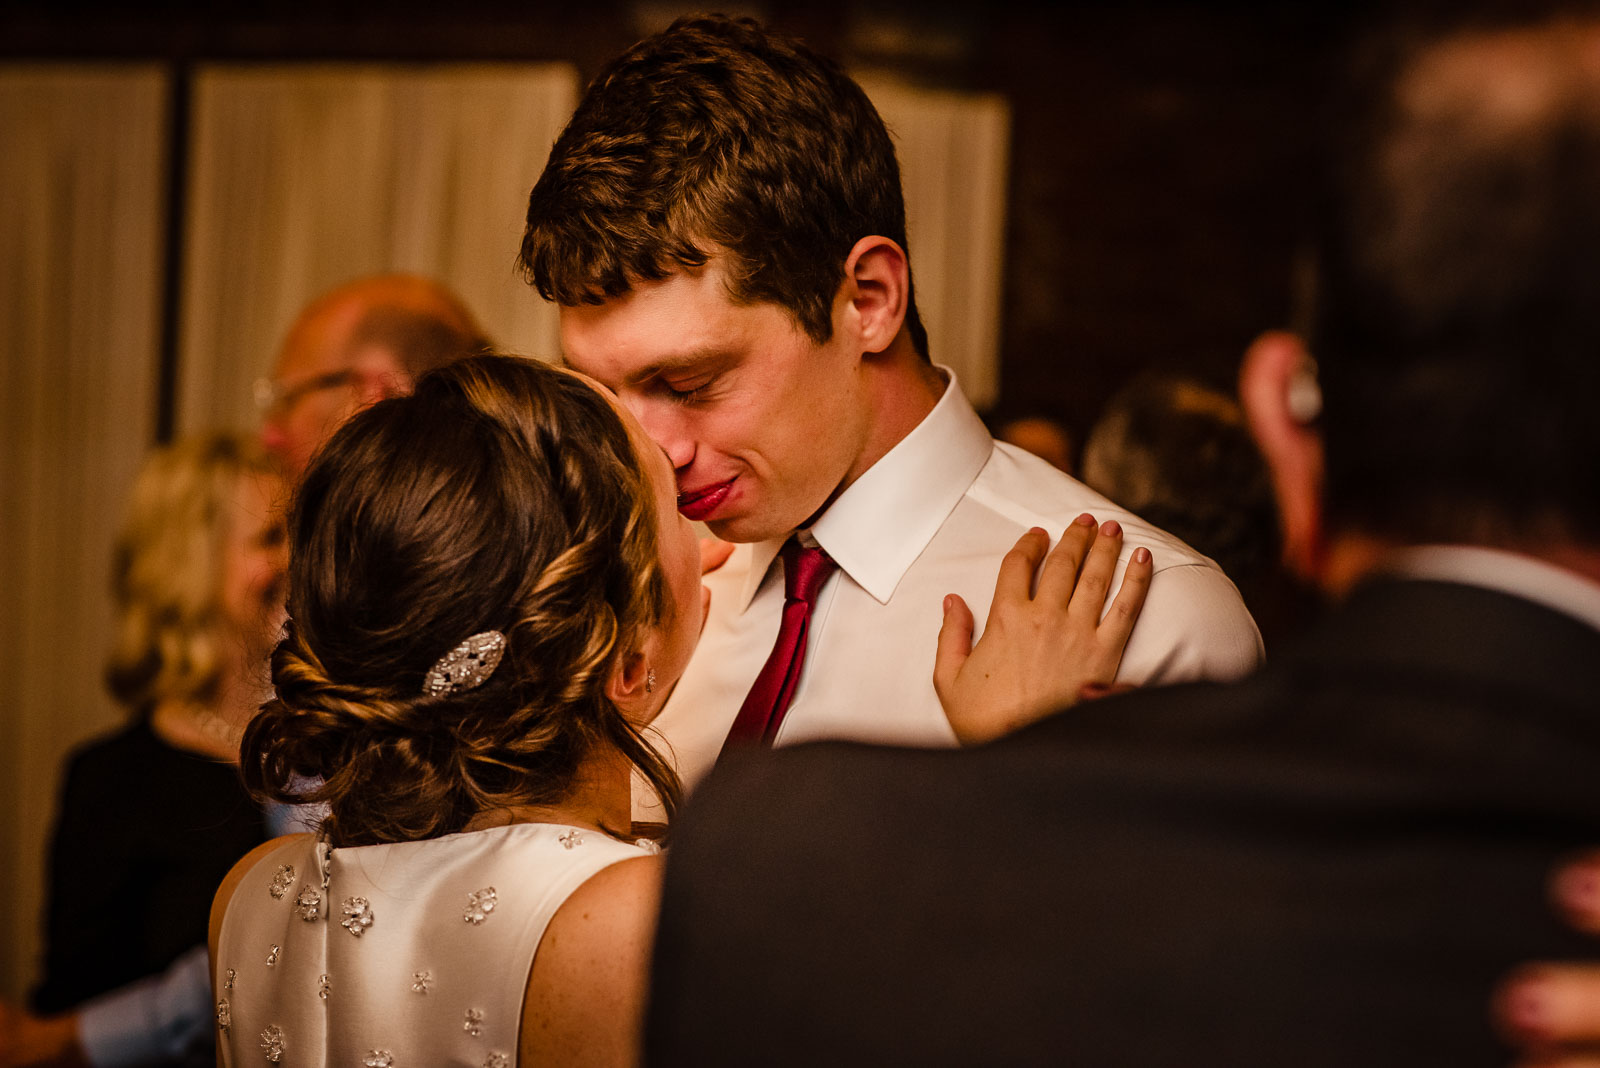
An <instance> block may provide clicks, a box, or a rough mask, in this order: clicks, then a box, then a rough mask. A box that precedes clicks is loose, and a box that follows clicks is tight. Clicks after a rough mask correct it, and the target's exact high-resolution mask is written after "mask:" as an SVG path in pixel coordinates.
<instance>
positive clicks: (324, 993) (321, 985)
mask: <svg viewBox="0 0 1600 1068" xmlns="http://www.w3.org/2000/svg"><path fill="white" fill-rule="evenodd" d="M331 993H333V982H332V981H331V980H330V979H329V978H328V977H327V976H326V975H319V976H317V997H319V998H321V999H322V1000H323V1001H327V1000H328V995H329V994H331Z"/></svg>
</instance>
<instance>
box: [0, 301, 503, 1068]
mask: <svg viewBox="0 0 1600 1068" xmlns="http://www.w3.org/2000/svg"><path fill="white" fill-rule="evenodd" d="M488 346H489V343H488V342H487V341H486V340H485V339H484V336H483V333H482V331H481V330H480V329H479V327H478V325H477V322H476V320H475V319H474V317H473V316H472V314H471V312H470V311H468V310H467V308H466V306H465V304H464V303H463V302H462V300H461V298H460V297H458V296H457V295H456V294H455V293H453V292H452V291H451V290H450V289H448V288H447V287H445V286H444V285H443V284H442V283H440V282H438V281H435V280H433V279H431V278H424V277H419V276H415V275H406V274H383V275H374V276H370V277H364V278H358V279H355V280H353V281H350V282H346V283H344V284H342V285H340V286H338V287H337V288H335V289H332V290H329V291H328V292H326V293H324V294H322V295H321V296H319V297H318V298H316V299H315V300H314V301H312V302H311V303H310V304H309V305H307V306H306V308H305V310H304V311H303V312H301V314H300V315H299V317H298V318H297V319H296V320H295V322H294V324H293V325H292V326H291V328H290V330H289V332H288V334H287V335H286V337H285V339H284V344H283V347H282V349H281V350H280V352H279V354H278V358H277V362H276V364H275V367H274V371H273V374H272V376H271V377H270V378H264V379H262V380H261V381H259V382H258V383H257V384H256V400H257V402H258V404H259V405H260V407H261V410H262V415H261V418H262V424H261V443H262V445H264V446H265V447H266V449H267V450H268V451H269V452H271V453H272V454H273V455H274V456H275V457H276V458H277V460H278V461H279V465H280V466H281V468H282V470H283V471H284V472H285V473H287V474H288V475H289V477H290V479H291V481H292V480H297V479H298V478H299V477H300V475H301V474H302V473H303V472H304V470H305V465H306V462H307V461H308V459H309V458H310V457H311V455H312V454H313V453H314V452H315V451H316V450H317V449H318V448H319V447H320V446H321V445H322V443H323V442H324V441H325V440H327V438H328V437H329V436H331V435H332V434H333V432H334V431H335V430H337V429H338V427H339V425H340V424H341V423H342V422H343V421H344V420H345V419H348V418H349V417H350V416H351V415H353V414H354V413H355V412H357V411H359V410H360V409H361V408H362V407H364V406H366V405H367V404H370V403H372V402H373V401H375V400H378V399H381V398H382V397H385V396H390V395H396V394H399V393H403V392H406V391H408V390H409V389H410V388H411V385H412V383H413V382H415V380H416V377H417V376H418V375H420V374H422V373H423V372H424V371H426V370H428V369H430V368H433V367H437V366H440V365H442V364H445V363H448V362H450V361H451V360H454V359H457V358H459V357H462V356H467V355H471V354H473V353H476V352H480V351H483V350H485V349H487V348H488ZM274 611H281V606H279V607H278V608H275V609H274ZM263 696H264V694H263ZM229 759H232V757H231V755H230V757H229ZM268 816H269V819H271V820H272V822H273V831H274V833H284V832H286V831H289V830H292V829H296V826H297V824H298V823H299V822H302V820H303V817H297V816H296V815H295V814H294V813H292V812H289V811H287V810H280V809H272V808H269V810H268ZM211 1015H212V1010H211V999H210V978H209V976H208V973H207V966H206V955H205V947H204V945H203V944H200V945H198V946H197V948H196V950H195V951H193V952H191V953H187V954H184V955H182V956H180V957H179V958H178V959H177V960H176V961H175V962H174V963H173V964H172V965H171V966H170V967H169V968H167V969H166V971H165V972H161V973H159V974H154V975H149V976H146V977H145V978H142V979H139V980H137V981H135V982H133V983H131V984H130V985H128V986H126V987H124V988H122V989H120V990H117V991H112V992H109V993H106V994H104V995H102V996H100V997H98V998H96V999H94V1000H93V1001H91V1002H89V1003H88V1004H86V1005H83V1006H82V1007H81V1008H79V1009H78V1010H76V1011H73V1012H68V1013H63V1014H59V1015H52V1016H49V1017H45V1018H41V1017H37V1016H33V1015H29V1014H27V1013H24V1012H22V1011H21V1010H19V1009H17V1008H15V1007H13V1006H11V1005H7V1004H4V1003H0V1066H6V1068H9V1066H12V1065H74V1064H90V1065H93V1066H94V1068H123V1066H125V1065H134V1064H142V1063H145V1062H147V1061H148V1060H150V1059H151V1058H152V1057H159V1056H170V1055H172V1051H174V1050H183V1049H187V1048H189V1047H191V1046H192V1045H193V1044H194V1043H195V1042H196V1041H206V1040H207V1036H209V1034H210V1032H211V1028H212V1020H211Z"/></svg>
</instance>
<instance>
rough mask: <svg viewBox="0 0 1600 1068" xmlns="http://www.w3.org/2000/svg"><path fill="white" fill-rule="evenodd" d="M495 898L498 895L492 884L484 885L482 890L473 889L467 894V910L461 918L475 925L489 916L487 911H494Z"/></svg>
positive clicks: (496, 898)
mask: <svg viewBox="0 0 1600 1068" xmlns="http://www.w3.org/2000/svg"><path fill="white" fill-rule="evenodd" d="M497 900H498V897H497V896H496V894H495V892H494V887H492V886H486V887H484V888H483V889H482V890H474V891H473V892H472V893H470V894H468V895H467V911H466V912H465V913H464V914H463V915H462V917H461V918H462V919H464V920H466V921H467V922H468V923H470V924H472V926H474V927H476V926H478V925H479V924H481V923H482V922H483V921H484V920H487V919H488V918H489V913H491V912H493V911H494V906H495V903H496V902H497Z"/></svg>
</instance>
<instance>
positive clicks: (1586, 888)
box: [1553, 851, 1600, 934]
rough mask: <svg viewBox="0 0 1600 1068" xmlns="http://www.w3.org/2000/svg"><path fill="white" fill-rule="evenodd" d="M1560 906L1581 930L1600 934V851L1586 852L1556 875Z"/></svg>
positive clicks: (1556, 889)
mask: <svg viewBox="0 0 1600 1068" xmlns="http://www.w3.org/2000/svg"><path fill="white" fill-rule="evenodd" d="M1553 892H1554V895H1555V899H1556V906H1557V907H1558V908H1559V909H1560V910H1561V914H1562V915H1563V916H1565V917H1566V919H1567V922H1568V923H1570V924H1572V926H1574V927H1576V928H1577V929H1578V930H1580V931H1587V932H1588V933H1590V934H1600V851H1595V852H1590V853H1585V854H1583V855H1582V856H1580V857H1578V858H1577V859H1576V860H1574V861H1572V862H1570V863H1568V864H1566V865H1564V866H1563V867H1562V869H1561V872H1560V873H1559V874H1558V875H1557V876H1556V879H1555V885H1554V887H1553Z"/></svg>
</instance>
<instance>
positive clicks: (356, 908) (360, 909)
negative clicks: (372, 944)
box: [339, 897, 372, 938]
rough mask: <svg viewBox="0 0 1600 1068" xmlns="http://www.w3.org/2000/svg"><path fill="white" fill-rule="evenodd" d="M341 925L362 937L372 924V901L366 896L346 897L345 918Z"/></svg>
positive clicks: (340, 922)
mask: <svg viewBox="0 0 1600 1068" xmlns="http://www.w3.org/2000/svg"><path fill="white" fill-rule="evenodd" d="M339 926H341V927H343V928H344V929H345V930H346V931H349V932H350V933H351V934H353V935H355V936H356V937H357V938H360V937H361V936H362V935H363V934H365V933H366V931H367V928H368V927H371V926H372V902H370V901H368V900H367V899H366V898H364V897H347V898H345V899H344V919H342V920H340V921H339Z"/></svg>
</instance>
